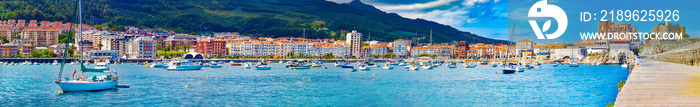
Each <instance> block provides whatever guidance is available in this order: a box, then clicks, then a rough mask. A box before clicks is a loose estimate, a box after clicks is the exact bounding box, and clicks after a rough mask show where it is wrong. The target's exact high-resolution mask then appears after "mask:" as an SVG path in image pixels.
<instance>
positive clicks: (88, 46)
mask: <svg viewBox="0 0 700 107" xmlns="http://www.w3.org/2000/svg"><path fill="white" fill-rule="evenodd" d="M78 44H79V45H78V47H77V49H74V50H73V51H75V52H73V53H74V54H81V52H82V54H86V53H88V52H89V51H90V50H94V49H93V47H92V44H93V43H92V42H90V41H87V40H84V41H81V42H78ZM81 50H82V51H81Z"/></svg>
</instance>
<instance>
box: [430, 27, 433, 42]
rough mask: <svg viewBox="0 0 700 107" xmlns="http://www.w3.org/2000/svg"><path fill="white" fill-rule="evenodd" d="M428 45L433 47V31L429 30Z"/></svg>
mask: <svg viewBox="0 0 700 107" xmlns="http://www.w3.org/2000/svg"><path fill="white" fill-rule="evenodd" d="M430 45H433V29H430Z"/></svg>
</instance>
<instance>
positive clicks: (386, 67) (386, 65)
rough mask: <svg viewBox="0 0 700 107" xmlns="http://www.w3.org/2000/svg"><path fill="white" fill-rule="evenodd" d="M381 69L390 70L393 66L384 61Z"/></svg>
mask: <svg viewBox="0 0 700 107" xmlns="http://www.w3.org/2000/svg"><path fill="white" fill-rule="evenodd" d="M382 69H384V70H392V69H394V67H393V66H391V64H390V63H386V64H384V67H382Z"/></svg>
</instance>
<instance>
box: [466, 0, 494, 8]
mask: <svg viewBox="0 0 700 107" xmlns="http://www.w3.org/2000/svg"><path fill="white" fill-rule="evenodd" d="M488 1H489V0H464V2H462V5H464V6H468V7H471V6H474V3H486V2H488ZM495 2H498V0H496V1H495Z"/></svg>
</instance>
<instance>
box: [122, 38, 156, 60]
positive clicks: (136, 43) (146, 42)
mask: <svg viewBox="0 0 700 107" xmlns="http://www.w3.org/2000/svg"><path fill="white" fill-rule="evenodd" d="M127 49H128V53H127V56H129V57H132V58H154V57H155V56H156V40H155V39H154V38H153V37H148V36H145V37H138V38H135V39H133V40H131V41H129V42H128V45H127Z"/></svg>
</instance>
